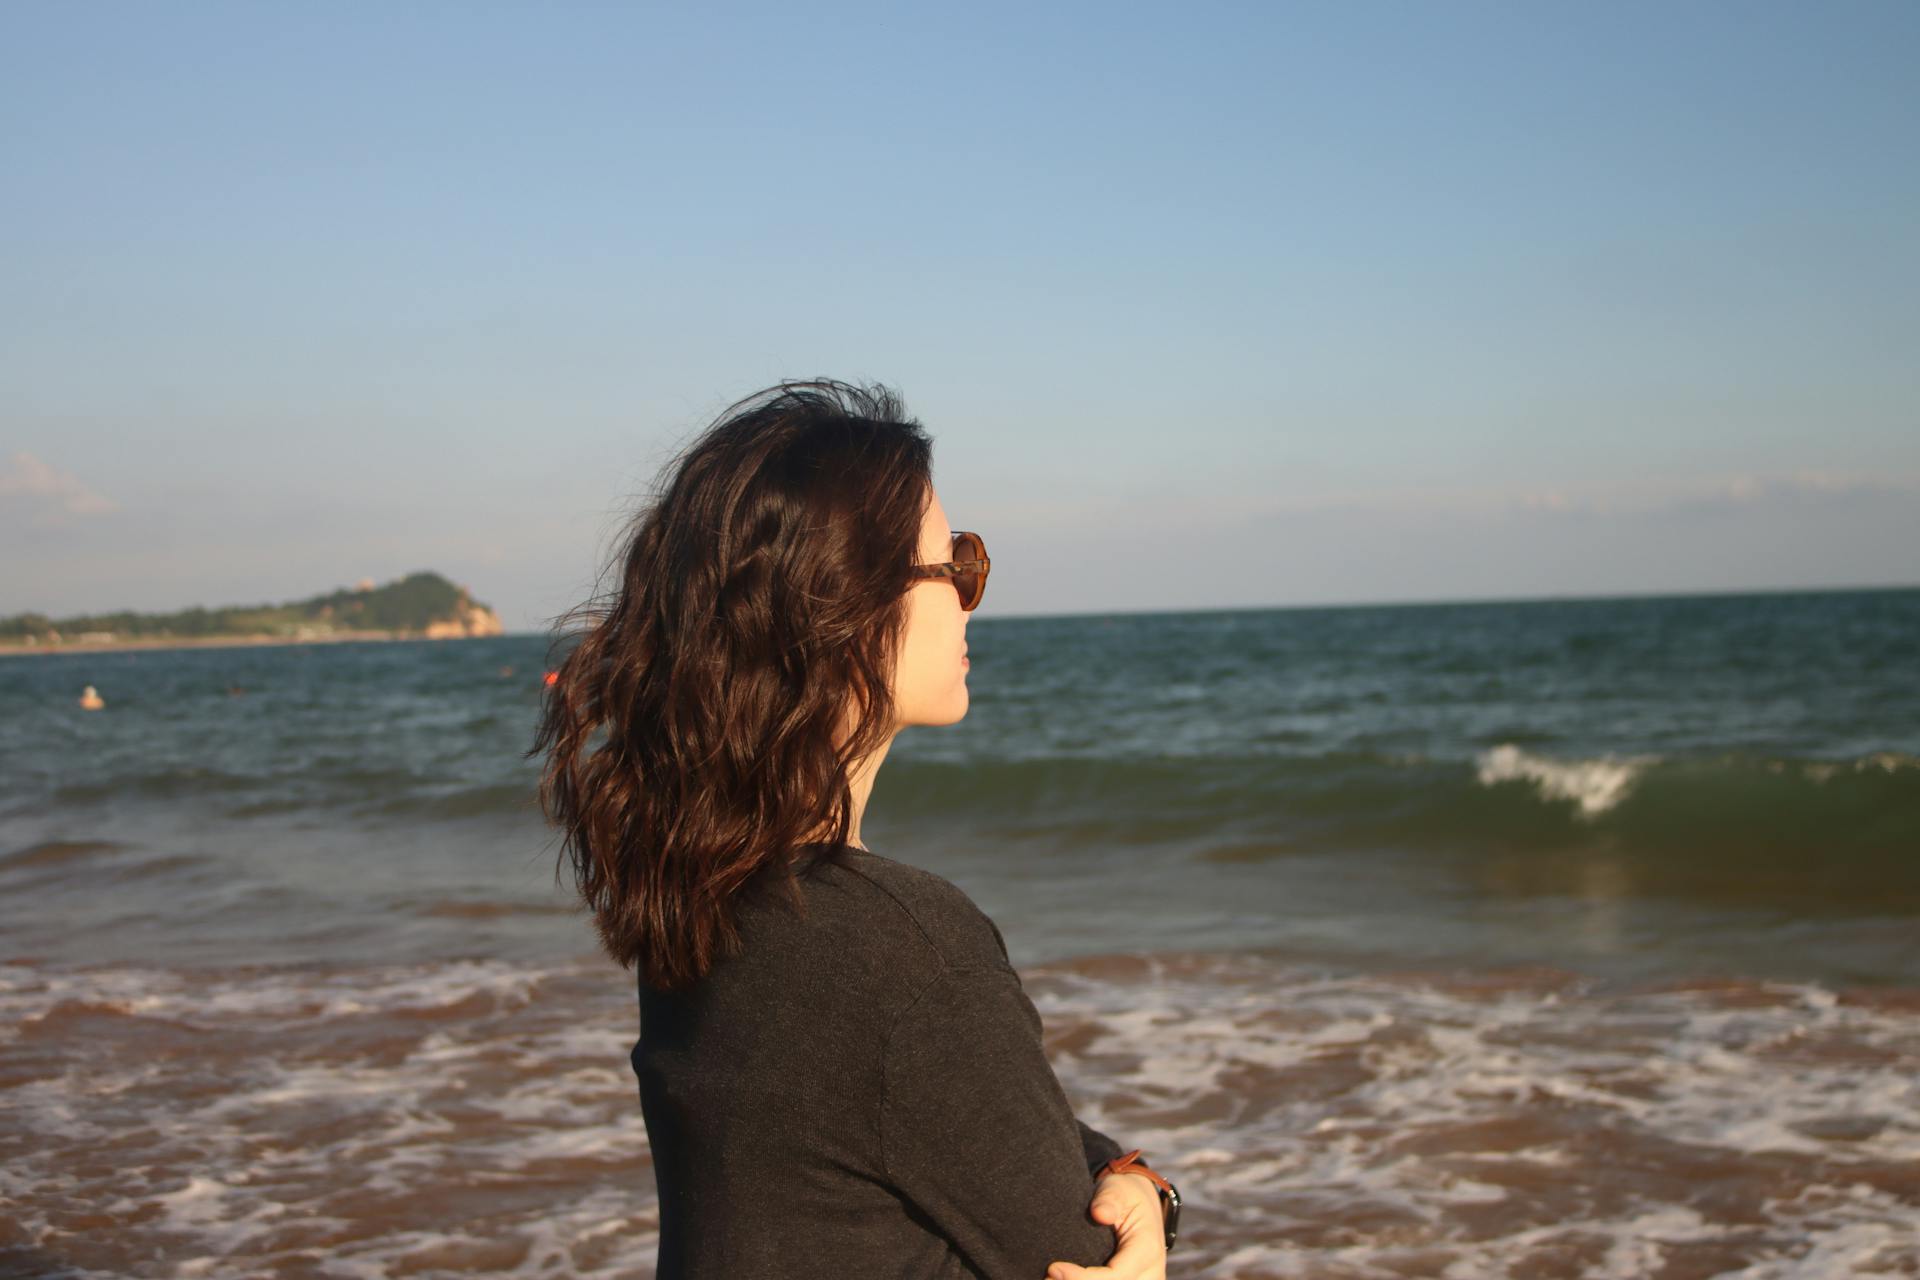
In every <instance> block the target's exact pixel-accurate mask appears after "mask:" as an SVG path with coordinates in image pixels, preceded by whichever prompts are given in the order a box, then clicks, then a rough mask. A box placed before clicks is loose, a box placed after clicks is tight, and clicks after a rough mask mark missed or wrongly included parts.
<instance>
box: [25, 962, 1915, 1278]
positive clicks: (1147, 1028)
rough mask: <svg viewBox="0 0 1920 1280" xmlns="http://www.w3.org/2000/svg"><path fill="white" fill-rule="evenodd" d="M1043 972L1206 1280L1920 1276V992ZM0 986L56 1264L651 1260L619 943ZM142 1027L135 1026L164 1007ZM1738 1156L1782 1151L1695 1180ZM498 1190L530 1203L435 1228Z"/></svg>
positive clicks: (1080, 1106)
mask: <svg viewBox="0 0 1920 1280" xmlns="http://www.w3.org/2000/svg"><path fill="white" fill-rule="evenodd" d="M1026 981H1027V987H1028V991H1029V994H1030V995H1031V996H1032V997H1033V999H1034V1001H1035V1004H1036V1005H1037V1007H1038V1008H1039V1009H1040V1011H1041V1013H1042V1016H1043V1018H1044V1019H1045V1022H1046V1025H1047V1028H1048V1032H1049V1036H1050V1038H1052V1039H1059V1038H1060V1037H1065V1039H1063V1040H1060V1041H1059V1047H1057V1048H1056V1049H1055V1051H1054V1052H1053V1055H1052V1056H1053V1061H1054V1065H1055V1068H1056V1071H1057V1072H1058V1073H1059V1075H1060V1077H1061V1080H1062V1082H1063V1084H1064V1086H1065V1087H1066V1089H1067V1092H1068V1095H1069V1097H1070V1098H1071V1100H1072V1101H1073V1102H1074V1104H1075V1107H1076V1111H1077V1113H1078V1114H1079V1115H1080V1116H1081V1117H1082V1118H1083V1119H1085V1120H1086V1121H1087V1122H1088V1123H1089V1124H1091V1125H1093V1126H1095V1127H1096V1128H1100V1129H1102V1130H1104V1131H1106V1132H1108V1133H1110V1134H1112V1135H1113V1136H1114V1137H1115V1138H1117V1139H1118V1140H1120V1141H1122V1142H1123V1143H1124V1144H1125V1145H1126V1146H1128V1147H1134V1146H1138V1147H1141V1148H1143V1149H1145V1150H1146V1151H1147V1152H1148V1154H1149V1157H1150V1158H1151V1159H1153V1160H1154V1162H1155V1164H1156V1166H1157V1167H1160V1168H1162V1169H1163V1170H1165V1171H1167V1172H1168V1173H1169V1174H1170V1175H1171V1176H1172V1177H1174V1178H1175V1179H1176V1181H1178V1182H1179V1183H1180V1185H1181V1189H1182V1192H1183V1195H1184V1196H1185V1197H1186V1200H1187V1203H1188V1205H1189V1209H1188V1217H1187V1219H1186V1222H1187V1232H1186V1233H1185V1237H1186V1238H1185V1240H1184V1241H1183V1244H1182V1249H1181V1267H1180V1271H1181V1274H1183V1275H1187V1276H1191V1277H1194V1278H1195V1280H1229V1278H1231V1277H1237V1276H1242V1275H1249V1274H1280V1275H1295V1274H1301V1275H1306V1274H1312V1275H1340V1276H1349V1277H1375V1276H1379V1277H1388V1276H1404V1275H1406V1274H1430V1275H1437V1276H1456V1277H1469V1276H1484V1275H1499V1274H1508V1273H1513V1272H1518V1271H1523V1270H1527V1269H1528V1268H1529V1265H1530V1264H1529V1259H1533V1260H1534V1263H1533V1269H1534V1270H1540V1265H1539V1264H1538V1258H1539V1257H1542V1256H1550V1255H1551V1256H1559V1254H1560V1253H1565V1251H1567V1250H1573V1249H1578V1248H1585V1249H1588V1250H1592V1251H1593V1252H1592V1253H1591V1256H1590V1257H1588V1258H1587V1261H1586V1263H1585V1264H1583V1265H1584V1266H1585V1267H1586V1270H1585V1271H1584V1272H1583V1274H1592V1275H1604V1276H1629V1275H1644V1274H1649V1273H1652V1272H1655V1271H1658V1270H1659V1269H1660V1267H1661V1266H1662V1265H1663V1259H1668V1258H1670V1257H1671V1256H1672V1255H1673V1254H1674V1252H1675V1251H1676V1250H1685V1249H1693V1250H1723V1251H1729V1252H1728V1253H1727V1256H1728V1257H1732V1258H1734V1259H1735V1262H1734V1263H1733V1264H1730V1265H1734V1266H1736V1267H1745V1268H1746V1269H1745V1270H1737V1269H1736V1270H1735V1271H1732V1272H1729V1274H1738V1275H1744V1276H1748V1277H1751V1278H1752V1280H1809V1278H1811V1277H1815V1276H1825V1275H1832V1274H1845V1273H1848V1272H1849V1271H1852V1270H1860V1269H1866V1268H1867V1267H1869V1266H1873V1267H1878V1268H1879V1269H1881V1270H1884V1271H1888V1272H1892V1273H1898V1272H1899V1270H1900V1268H1901V1267H1903V1266H1904V1267H1907V1268H1908V1269H1911V1268H1912V1267H1913V1266H1915V1265H1917V1264H1920V1255H1916V1253H1915V1251H1914V1245H1913V1241H1914V1240H1915V1239H1920V1207H1916V1206H1915V1205H1913V1204H1912V1203H1911V1202H1910V1200H1907V1199H1903V1196H1902V1191H1901V1186H1900V1184H1897V1183H1890V1182H1888V1181H1887V1180H1886V1176H1885V1174H1884V1172H1882V1171H1885V1170H1889V1169H1897V1168H1900V1167H1903V1166H1905V1165H1908V1164H1911V1163H1913V1162H1916V1161H1920V1085H1917V1084H1916V1076H1917V1075H1920V1073H1917V1072H1916V1070H1915V1068H1916V1066H1920V1015H1916V1014H1915V1013H1914V1012H1913V1011H1912V1010H1911V1009H1904V1008H1902V1007H1901V1006H1900V1005H1899V1004H1898V1003H1897V1002H1896V1003H1893V1004H1888V1005H1885V1006H1881V1005H1876V1004H1874V1003H1873V1002H1871V1001H1861V1000H1858V999H1854V998H1846V999H1843V998H1841V995H1840V994H1839V993H1836V992H1833V991H1830V990H1827V989H1824V988H1821V987H1817V986H1810V985H1794V984H1782V983H1776V984H1759V983H1749V984H1739V985H1737V986H1736V987H1732V988H1728V989H1720V988H1703V989H1691V990H1689V989H1677V990H1650V991H1639V992H1625V993H1614V994H1599V993H1596V992H1594V991H1592V990H1590V989H1588V988H1585V987H1583V986H1581V985H1579V984H1578V983H1576V982H1574V981H1573V980H1571V979H1570V978H1567V977H1566V976H1565V975H1561V976H1559V977H1554V976H1551V975H1549V976H1548V977H1547V978H1540V977H1538V976H1537V975H1536V976H1535V977H1534V978H1532V979H1527V980H1522V979H1514V980H1513V981H1510V982H1507V983H1504V984H1502V983H1500V982H1495V981H1490V980H1487V979H1485V978H1484V976H1483V977H1482V978H1481V979H1478V980H1463V979H1460V978H1456V977H1452V976H1449V975H1446V974H1398V975H1394V974H1381V975H1365V974H1359V975H1353V974H1348V975H1330V974H1327V973H1323V972H1319V971H1315V970H1308V969H1301V968H1292V967H1287V966H1284V965H1281V964H1278V963H1275V962H1272V961H1270V960H1267V959H1264V958H1261V957H1258V956H1248V955H1237V956H1236V955H1220V956H1200V957H1193V956H1187V957H1155V958H1148V959H1147V961H1146V962H1145V963H1144V964H1138V963H1135V964H1131V965H1122V966H1119V967H1117V968H1116V967H1114V966H1102V965H1101V964H1097V963H1093V964H1086V963H1083V964H1079V965H1076V964H1060V965H1052V966H1041V967H1037V968H1035V969H1033V970H1030V971H1028V972H1027V973H1026ZM86 1006H93V1007H95V1008H107V1007H115V1006H124V1007H125V1009H126V1010H127V1014H126V1015H125V1016H127V1017H128V1018H129V1019H130V1020H131V1019H151V1020H153V1021H152V1023H151V1024H150V1025H151V1026H153V1027H159V1028H163V1029H164V1028H178V1027H189V1026H190V1027H192V1028H196V1029H197V1030H195V1031H194V1032H192V1033H190V1034H192V1035H193V1036H194V1037H195V1040H194V1043H201V1044H204V1045H205V1046H206V1048H205V1049H204V1050H196V1051H194V1052H186V1051H181V1052H170V1053H162V1054H156V1055H153V1056H151V1057H146V1058H143V1057H142V1055H140V1054H137V1053H131V1052H127V1051H126V1048H127V1046H126V1045H120V1044H115V1043H113V1042H111V1041H110V1040H108V1041H100V1040H97V1039H94V1038H93V1037H96V1036H98V1035H99V1034H100V1030H99V1028H100V1026H101V1025H102V1024H101V1020H100V1019H99V1018H83V1019H80V1020H78V1021H74V1020H71V1019H69V1020H68V1021H65V1022H63V1021H62V1019H63V1018H64V1017H66V1014H63V1013H62V1010H66V1011H67V1012H68V1013H71V1011H73V1010H76V1009H81V1008H84V1007H86ZM135 1010H138V1012H137V1013H136V1012H134V1011H135ZM322 1010H325V1011H330V1012H319V1011H322ZM0 1011H5V1013H6V1014H8V1015H9V1019H8V1020H9V1021H13V1020H18V1021H19V1022H21V1023H22V1024H24V1026H25V1027H26V1028H27V1029H26V1031H25V1032H24V1033H22V1034H26V1035H29V1036H32V1037H34V1038H35V1039H39V1038H41V1037H44V1036H47V1035H54V1034H58V1032H59V1030H60V1028H61V1027H63V1026H73V1027H75V1028H78V1030H76V1032H75V1034H82V1035H84V1036H85V1037H88V1038H86V1039H82V1040H79V1041H76V1042H74V1044H73V1045H72V1046H70V1057H71V1062H70V1065H69V1066H68V1068H67V1070H66V1072H65V1073H64V1074H63V1075H60V1076H54V1077H44V1078H40V1079H36V1080H30V1081H25V1082H23V1083H22V1084H19V1085H16V1086H13V1087H12V1088H9V1089H6V1090H4V1091H0V1106H3V1107H4V1108H5V1109H6V1112H7V1115H6V1117H5V1118H6V1124H5V1125H4V1126H0V1129H3V1130H4V1132H5V1133H6V1134H9V1135H11V1137H0V1197H4V1198H5V1199H6V1200H7V1202H8V1203H9V1212H10V1214H11V1215H12V1216H13V1218H14V1221H15V1222H16V1223H17V1224H18V1229H19V1230H20V1231H21V1232H22V1233H23V1235H24V1238H25V1239H28V1240H30V1241H37V1242H39V1244H40V1246H41V1247H42V1248H43V1249H45V1250H46V1251H47V1252H48V1253H49V1255H50V1256H52V1255H57V1253H58V1247H57V1246H58V1242H59V1239H60V1234H59V1228H58V1225H57V1224H58V1223H59V1222H61V1221H62V1220H63V1219H64V1218H66V1217H67V1216H68V1215H70V1214H72V1213H74V1212H78V1211H82V1210H84V1211H87V1212H95V1213H98V1212H108V1213H112V1214H114V1215H115V1216H116V1217H123V1218H125V1219H127V1220H138V1221H140V1222H141V1223H142V1224H143V1225H142V1226H141V1227H140V1228H139V1229H138V1230H137V1231H135V1232H134V1235H133V1237H132V1238H131V1239H130V1244H138V1243H139V1241H140V1240H142V1239H145V1240H148V1241H149V1242H150V1243H151V1242H152V1241H158V1240H161V1239H164V1240H166V1241H168V1242H169V1243H168V1244H167V1246H166V1250H167V1252H166V1256H167V1257H168V1258H169V1259H170V1260H171V1262H172V1264H173V1273H174V1274H179V1275H183V1276H193V1275H209V1276H212V1275H224V1274H233V1273H235V1268H236V1267H238V1268H239V1270H240V1271H251V1272H261V1273H265V1272H270V1271H273V1270H276V1269H286V1268H289V1267H293V1266H295V1265H297V1264H296V1262H295V1260H296V1259H301V1258H304V1259H308V1260H322V1259H324V1261H325V1266H326V1268H327V1270H328V1272H329V1274H339V1275H343V1276H369V1277H371V1276H379V1275H383V1274H389V1273H392V1272H395V1271H400V1270H407V1269H412V1270H416V1271H420V1270H424V1271H430V1272H433V1273H436V1274H456V1273H474V1272H484V1273H487V1274H494V1275H510V1276H532V1275H550V1274H569V1275H576V1276H596V1275H612V1274H616V1273H621V1272H630V1271H631V1270H632V1269H633V1268H634V1267H635V1266H636V1265H638V1266H644V1265H646V1264H647V1263H649V1262H651V1260H652V1257H653V1249H654V1247H655V1245H656V1243H657V1232H658V1227H659V1222H658V1208H657V1205H656V1204H655V1202H654V1199H653V1187H652V1179H651V1174H650V1171H649V1168H648V1166H647V1163H646V1140H645V1130H644V1126H643V1125H642V1123H641V1120H640V1116H639V1112H638V1105H637V1100H636V1097H635V1090H634V1083H633V1080H632V1077H631V1073H630V1071H629V1069H628V1068H627V1065H626V1061H625V1059H626V1053H627V1050H628V1049H629V1048H630V1047H631V1043H632V1036H633V1031H634V1026H635V1024H634V1021H633V1009H632V1005H631V994H630V991H629V990H628V988H627V986H626V984H625V983H623V982H620V981H618V980H616V979H614V978H612V977H611V976H610V975H609V974H608V973H607V972H606V971H605V970H604V969H601V968H595V967H593V966H586V965H583V966H580V967H576V968H565V967H563V968H550V969H544V970H542V969H528V968H522V967H515V966H510V965H506V964H488V963H479V962H460V963H450V964H447V965H444V966H438V967H434V966H412V967H397V968H391V969H373V970H367V971H363V972H359V973H354V972H351V971H335V972H331V973H305V972H300V971H265V970H262V971H255V972H248V973H237V974H233V975H231V976H212V977H209V976H205V975H202V976H198V977H194V976H191V975H184V974H178V973H166V972H152V971H135V970H103V971H96V972H92V973H80V972H57V971H45V972H43V971H39V970H35V969H32V968H30V967H28V966H0ZM105 1025H107V1026H109V1027H110V1026H111V1025H112V1023H111V1019H110V1018H109V1019H107V1020H106V1023H105ZM129 1025H130V1027H131V1029H132V1034H133V1035H134V1036H135V1039H134V1040H132V1041H129V1042H128V1044H129V1045H132V1044H137V1043H138V1042H139V1040H138V1037H139V1036H140V1035H141V1034H143V1031H142V1026H144V1025H147V1024H138V1025H136V1024H133V1023H132V1022H130V1024H129ZM163 1034H177V1033H171V1032H163ZM161 1043H163V1044H164V1043H165V1041H164V1039H163V1040H162V1041H161ZM14 1044H18V1041H17V1040H16V1041H15V1042H14ZM1068 1045H1071V1046H1072V1047H1071V1048H1068V1047H1066V1046H1068ZM13 1047H14V1046H13V1045H7V1044H0V1051H4V1052H7V1053H9V1054H10V1053H11V1052H12V1051H13ZM208 1054H215V1055H224V1056H221V1057H219V1058H218V1060H216V1061H212V1062H208V1061H206V1060H205V1059H206V1056H207V1055H208ZM109 1150H111V1153H112V1154H111V1156H110V1157H108V1156H107V1155H106V1153H107V1152H108V1151H109ZM1743 1168H1754V1169H1759V1168H1766V1169H1770V1170H1773V1171H1774V1172H1773V1173H1771V1174H1769V1175H1768V1176H1766V1177H1760V1176H1758V1175H1755V1176H1754V1177H1753V1178H1752V1180H1751V1186H1750V1187H1749V1186H1744V1185H1741V1184H1738V1183H1737V1181H1736V1183H1735V1184H1734V1185H1731V1186H1728V1187H1723V1188H1722V1189H1721V1191H1720V1192H1719V1193H1718V1195H1719V1199H1718V1200H1714V1199H1711V1198H1710V1199H1706V1200H1699V1199H1695V1198H1693V1197H1694V1195H1695V1193H1696V1192H1697V1191H1698V1190H1700V1189H1701V1188H1703V1187H1707V1186H1711V1185H1712V1184H1713V1182H1714V1180H1716V1179H1720V1180H1723V1181H1724V1180H1725V1179H1727V1178H1729V1177H1735V1178H1736V1179H1737V1178H1738V1177H1739V1176H1743V1175H1739V1174H1737V1173H1734V1174H1730V1173H1729V1172H1728V1171H1729V1170H1733V1171H1738V1170H1741V1169H1743ZM1782 1170H1785V1171H1786V1172H1781V1171H1782ZM529 1186H534V1187H542V1188H550V1189H551V1190H550V1192H548V1193H545V1194H543V1195H537V1196H528V1195H527V1194H526V1191H525V1189H526V1188H527V1187H529ZM487 1188H499V1189H501V1190H503V1191H507V1190H512V1191H513V1193H514V1202H515V1203H516V1204H519V1205H521V1207H517V1208H515V1209H513V1210H512V1211H501V1212H499V1213H494V1214H490V1215H488V1216H486V1217H485V1218H484V1221H482V1220H481V1219H479V1218H476V1219H475V1220H473V1221H464V1220H463V1221H461V1222H460V1223H458V1224H457V1225H449V1224H446V1223H444V1222H440V1221H437V1220H436V1219H435V1215H436V1214H439V1213H442V1212H443V1209H444V1205H445V1204H446V1202H447V1201H446V1197H447V1196H449V1195H452V1196H457V1195H459V1194H462V1193H463V1189H464V1190H465V1193H466V1194H477V1193H480V1192H484V1191H485V1189H487ZM368 1197H372V1199H371V1200H369V1199H368ZM1728 1197H1731V1198H1732V1202H1733V1203H1734V1206H1735V1207H1734V1212H1733V1216H1732V1217H1729V1216H1728V1215H1727V1213H1726V1212H1725V1210H1724V1205H1725V1203H1726V1201H1727V1198H1728ZM523 1201H524V1203H522V1202H523ZM1716 1205H1719V1206H1720V1207H1719V1208H1716V1207H1715V1206H1716ZM370 1208H374V1209H376V1210H377V1212H378V1213H379V1214H380V1215H381V1217H380V1220H379V1223H378V1225H370V1224H369V1223H368V1222H367V1221H366V1220H365V1218H364V1215H365V1214H366V1213H367V1212H369V1211H370ZM1756 1223H1760V1224H1762V1225H1761V1226H1758V1227H1756V1225H1755V1224H1756ZM1756 1232H1757V1233H1758V1237H1757V1238H1756ZM1583 1241H1584V1242H1585V1243H1584V1244H1583V1243H1582V1242H1583ZM1596 1242H1597V1243H1596ZM1555 1251H1559V1253H1556V1252H1555ZM1823 1268H1824V1270H1823ZM71 1274H74V1275H76V1276H78V1275H81V1274H83V1273H81V1272H78V1271H74V1272H72V1273H71Z"/></svg>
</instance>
